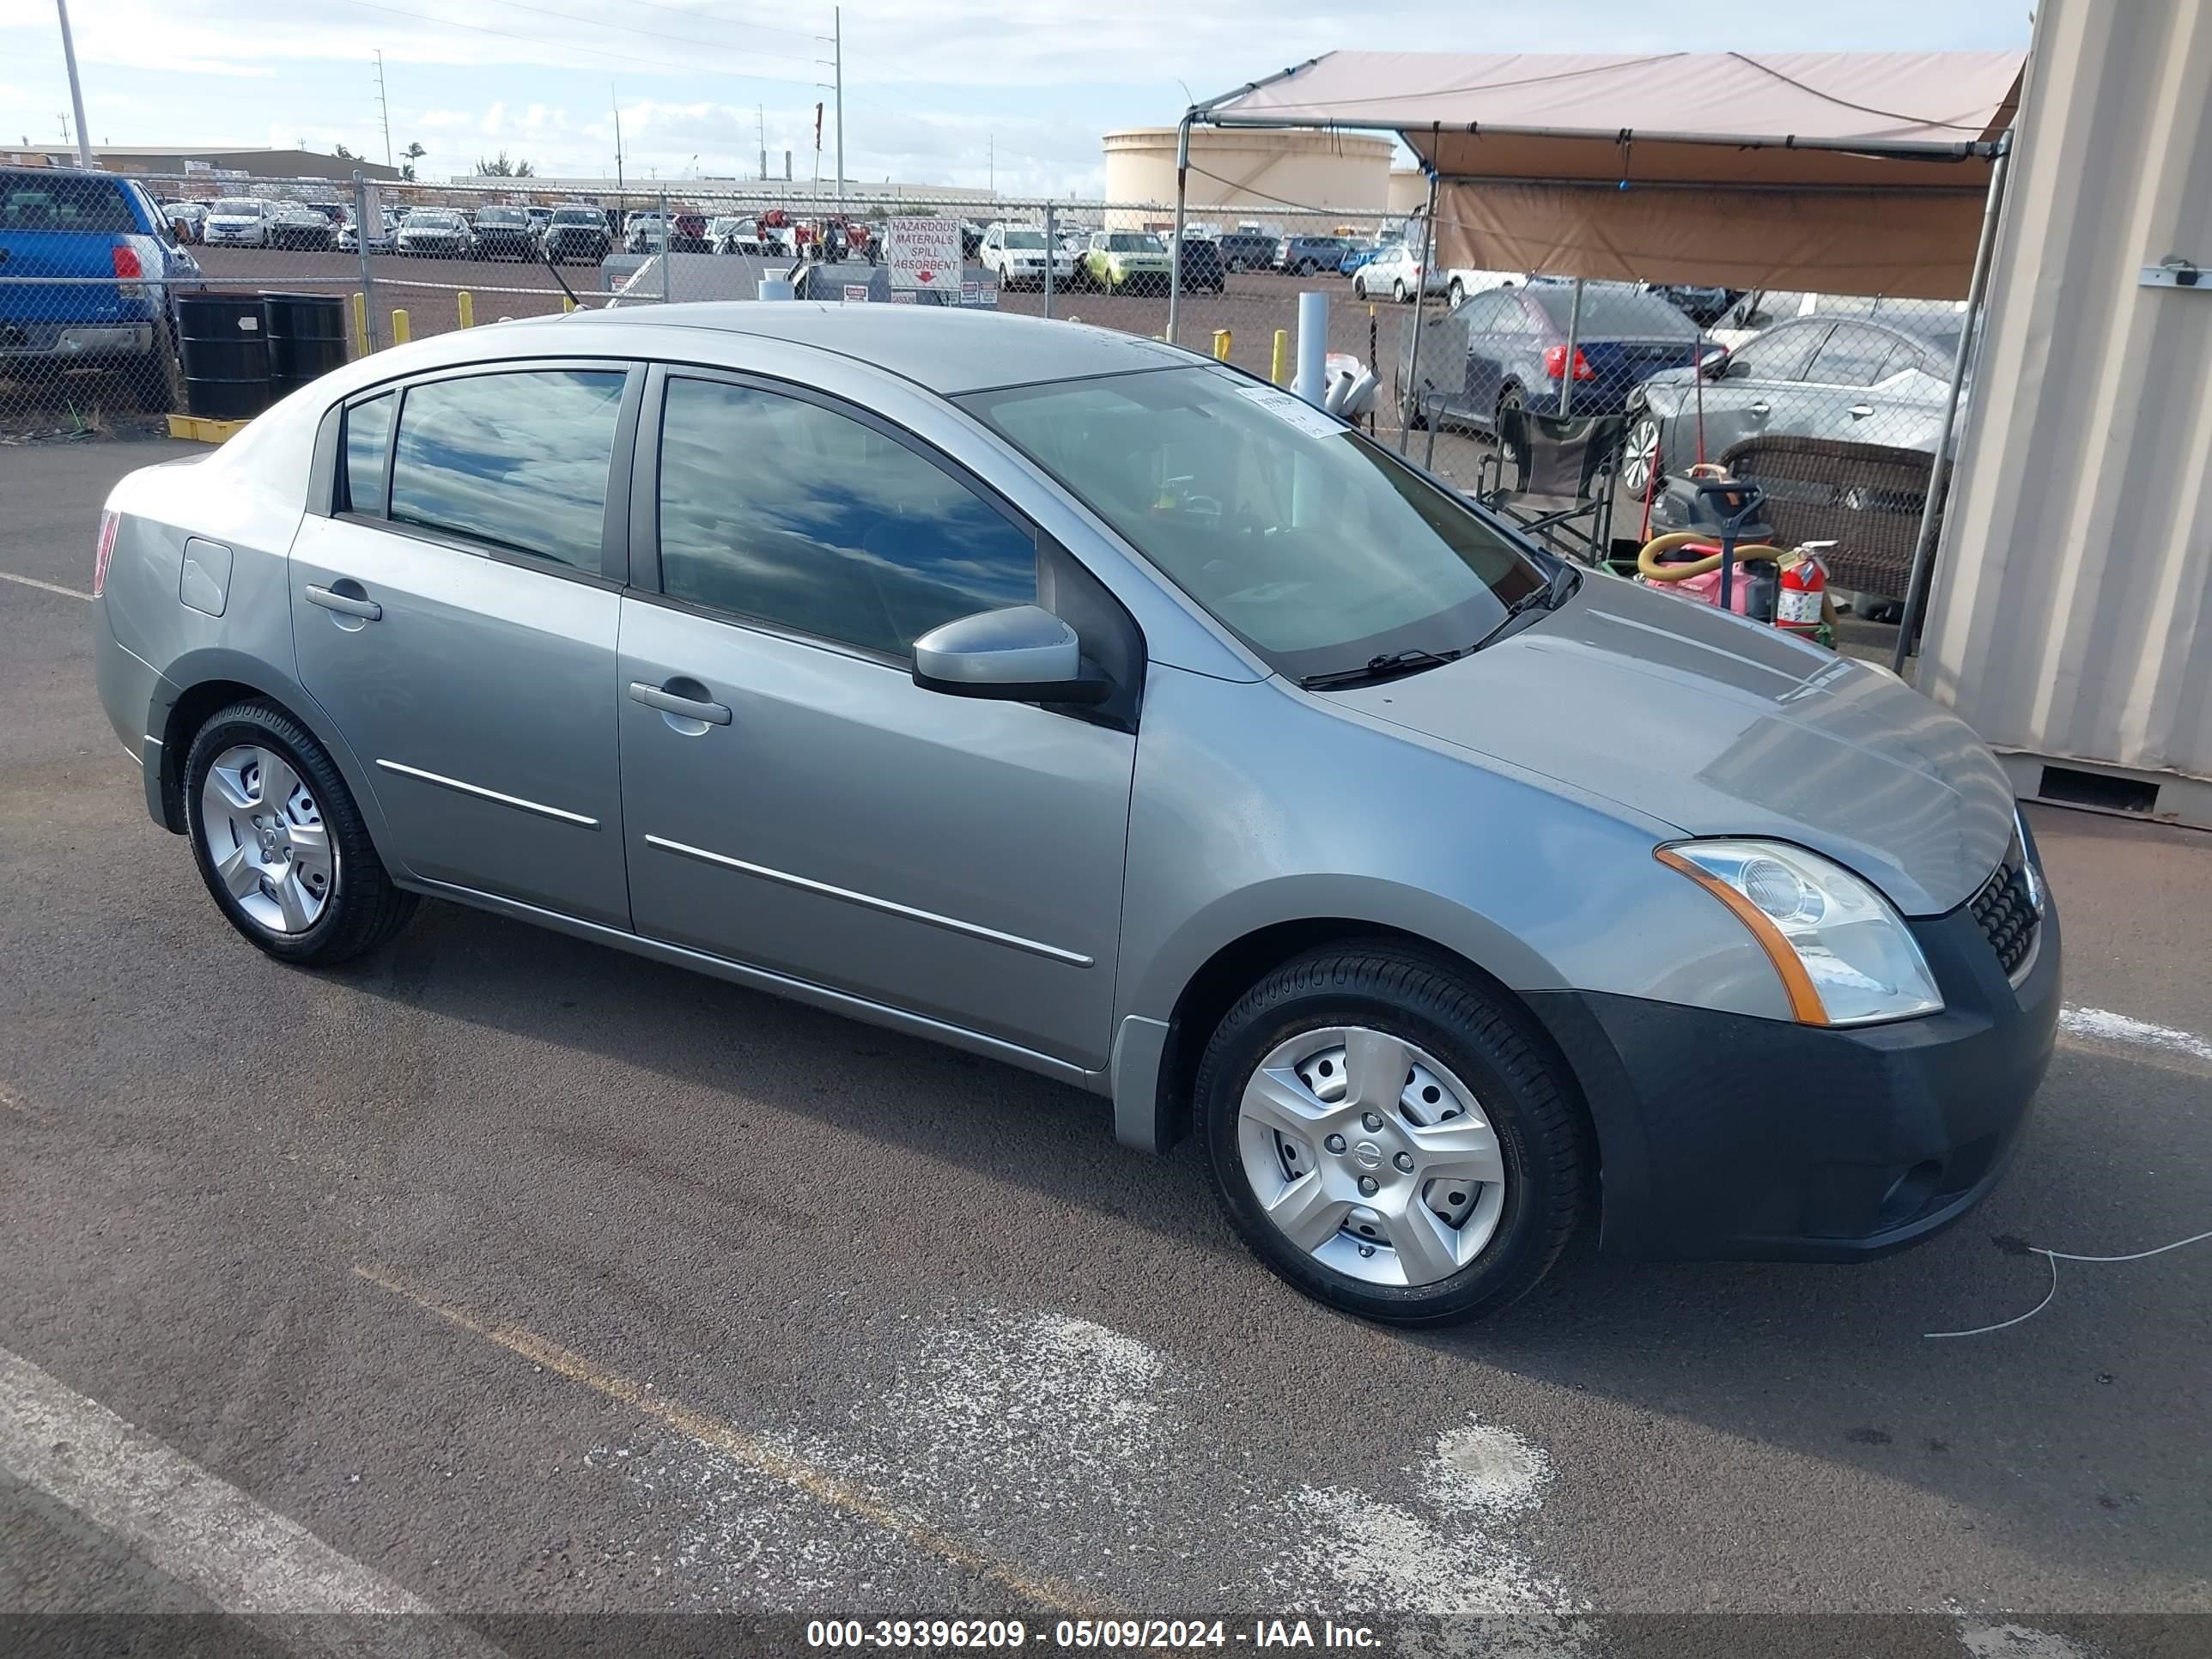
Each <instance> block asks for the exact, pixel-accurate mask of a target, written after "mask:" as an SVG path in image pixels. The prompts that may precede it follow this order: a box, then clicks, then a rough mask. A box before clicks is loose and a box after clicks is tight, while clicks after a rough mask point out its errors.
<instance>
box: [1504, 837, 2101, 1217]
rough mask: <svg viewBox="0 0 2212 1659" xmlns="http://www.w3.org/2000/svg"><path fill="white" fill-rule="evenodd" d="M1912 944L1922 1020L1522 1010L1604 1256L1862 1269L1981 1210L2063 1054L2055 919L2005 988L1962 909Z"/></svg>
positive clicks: (1587, 1006)
mask: <svg viewBox="0 0 2212 1659" xmlns="http://www.w3.org/2000/svg"><path fill="white" fill-rule="evenodd" d="M2029 856H2030V857H2033V856H2034V849H2033V845H2032V844H2031V846H2030V848H2029ZM2037 865H2038V867H2039V868H2040V867H2041V860H2037ZM1910 926H1911V929H1912V932H1913V933H1914V935H1915V937H1917V939H1919V941H1920V947H1921V950H1922V951H1923V952H1924V953H1925V955H1926V957H1927V958H1928V965H1929V969H1931V970H1932V971H1933V972H1934V974H1935V975H1936V983H1937V986H1938V987H1939V988H1940V989H1941V990H1942V994H1943V1000H1944V1009H1943V1012H1942V1013H1940V1014H1932V1015H1929V1016H1928V1017H1927V1018H1922V1019H1911V1020H1899V1021H1897V1022H1894V1023H1893V1024H1885V1025H1863V1026H1856V1027H1845V1028H1842V1029H1827V1028H1820V1027H1813V1026H1802V1025H1793V1024H1787V1023H1785V1022H1783V1021H1780V1020H1771V1019H1757V1018H1749V1017H1747V1016H1743V1015H1736V1014H1721V1013H1713V1012H1706V1011H1704V1010H1699V1009H1692V1008H1685V1007H1680V1006H1675V1005H1673V1004H1668V1003H1658V1002H1649V1001H1644V1000H1640V999H1638V998H1633V997H1621V996H1610V995H1595V994H1585V993H1577V992H1547V993H1537V994H1532V995H1531V996H1530V997H1529V999H1528V1000H1529V1002H1530V1004H1531V1005H1532V1006H1534V1009H1535V1011H1536V1012H1537V1014H1538V1015H1539V1017H1540V1018H1542V1019H1543V1021H1544V1022H1545V1024H1546V1025H1547V1028H1548V1029H1549V1030H1550V1031H1551V1034H1552V1036H1553V1039H1554V1040H1555V1041H1556V1042H1558V1043H1559V1047H1560V1048H1561V1049H1562V1050H1563V1051H1564V1052H1565V1056H1566V1058H1567V1060H1568V1063H1569V1064H1570V1065H1571V1066H1572V1067H1573V1069H1574V1071H1575V1073H1576V1074H1577V1079H1579V1081H1580V1082H1581V1084H1582V1086H1583V1094H1584V1097H1585V1098H1586V1099H1587V1101H1588V1103H1589V1109H1590V1115H1591V1119H1592V1121H1593V1123H1594V1124H1595V1127H1596V1130H1597V1136H1598V1142H1599V1158H1600V1161H1601V1168H1602V1171H1603V1174H1602V1182H1603V1188H1602V1198H1601V1212H1602V1222H1601V1243H1602V1245H1603V1247H1604V1249H1606V1250H1607V1252H1608V1253H1611V1254H1616V1255H1629V1256H1641V1257H1650V1258H1672V1259H1689V1260H1712V1259H1734V1260H1749V1261H1864V1260H1867V1259H1869V1258H1872V1257H1875V1256H1879V1255H1887V1254H1888V1253H1889V1252H1891V1251H1893V1250H1897V1249H1903V1248H1904V1247H1905V1246H1906V1245H1909V1244H1913V1243H1917V1242H1919V1241H1920V1240H1922V1239H1923V1238H1926V1237H1929V1236H1930V1235H1932V1234H1934V1233H1936V1232H1939V1231H1942V1229H1943V1228H1945V1227H1947V1226H1948V1225H1950V1224H1951V1223H1953V1222H1954V1221H1956V1220H1958V1219H1959V1218H1960V1217H1961V1216H1963V1215H1964V1214H1966V1212H1967V1211H1968V1210H1971V1209H1972V1207H1973V1206H1975V1205H1976V1204H1978V1203H1979V1202H1980V1201H1981V1200H1982V1199H1984V1197H1986V1196H1987V1195H1988V1194H1989V1193H1990V1189H1991V1188H1994V1187H1995V1186H1996V1183H1997V1181H1998V1179H1999V1178H2000V1177H2001V1176H2002V1174H2003V1171H2004V1168H2005V1165H2006V1163H2007V1162H2008V1159H2009V1158H2010V1157H2011V1154H2012V1152H2013V1151H2014V1149H2015V1146H2017V1144H2018V1141H2019V1139H2020V1134H2021V1128H2022V1127H2023V1126H2024V1125H2025V1123H2026V1121H2027V1115H2028V1109H2029V1105H2030V1103H2032V1101H2033V1098H2034V1096H2035V1091H2036V1088H2037V1086H2038V1085H2039V1084H2040V1083H2041V1082H2042V1080H2043V1074H2044V1073H2045V1070H2046V1069H2047V1068H2048V1066H2050V1063H2051V1048H2052V1046H2053V1044H2054V1043H2055V1042H2056V1041H2057V1029H2058V1011H2059V990H2060V987H2059V981H2060V956H2061V949H2060V943H2059V926H2058V913H2057V907H2056V905H2055V904H2052V905H2050V906H2049V907H2048V909H2047V914H2046V915H2045V917H2044V920H2043V923H2042V926H2041V927H2040V929H2039V937H2038V939H2037V942H2036V945H2035V951H2034V954H2033V957H2031V958H2030V959H2029V961H2028V963H2027V964H2026V967H2027V971H2026V973H2025V975H2023V977H2022V978H2021V983H2020V985H2019V986H2018V987H2017V988H2015V987H2014V986H2013V985H2011V984H2010V983H2008V981H2007V980H2006V977H2005V975H2004V973H2003V971H2002V969H2001V968H2000V966H1999V965H1998V963H1997V959H1996V951H1994V950H1993V949H1992V948H1991V946H1990V942H1989V940H1988V939H1986V938H1985V937H1984V935H1983V933H1982V931H1981V928H1980V927H1979V926H1978V924H1977V923H1976V921H1974V919H1973V917H1972V915H1971V914H1970V913H1969V911H1968V908H1967V907H1966V906H1964V905H1961V906H1960V908H1958V909H1956V910H1954V911H1952V912H1951V913H1949V914H1948V915H1943V916H1939V917H1935V918H1927V919H1923V918H1916V919H1914V920H1912V921H1911V923H1910Z"/></svg>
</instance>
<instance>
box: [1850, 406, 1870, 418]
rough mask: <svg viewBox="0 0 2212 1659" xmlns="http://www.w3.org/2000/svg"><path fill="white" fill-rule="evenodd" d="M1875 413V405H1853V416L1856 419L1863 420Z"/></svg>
mask: <svg viewBox="0 0 2212 1659" xmlns="http://www.w3.org/2000/svg"><path fill="white" fill-rule="evenodd" d="M1873 413H1874V405H1873V404H1852V405H1851V418H1852V419H1853V420H1855V421H1863V420H1864V419H1866V417H1867V416H1869V415H1871V414H1873Z"/></svg>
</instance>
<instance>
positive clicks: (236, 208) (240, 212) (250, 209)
mask: <svg viewBox="0 0 2212 1659" xmlns="http://www.w3.org/2000/svg"><path fill="white" fill-rule="evenodd" d="M208 211H209V212H210V213H212V214H214V215H215V216H216V217H217V218H220V219H251V218H253V217H255V216H257V215H258V214H259V213H260V211H261V204H260V203H258V202H256V201H252V200H249V199H246V198H245V197H235V196H233V197H224V198H223V199H222V201H220V202H217V203H216V204H215V205H214V206H213V207H211V208H210V209H209V210H208Z"/></svg>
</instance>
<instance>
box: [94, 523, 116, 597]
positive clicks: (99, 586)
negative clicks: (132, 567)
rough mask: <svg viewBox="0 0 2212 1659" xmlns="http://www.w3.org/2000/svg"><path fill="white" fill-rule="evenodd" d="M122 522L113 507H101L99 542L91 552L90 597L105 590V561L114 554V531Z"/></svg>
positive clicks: (98, 595) (98, 594) (97, 595)
mask: <svg viewBox="0 0 2212 1659" xmlns="http://www.w3.org/2000/svg"><path fill="white" fill-rule="evenodd" d="M122 523H123V515H122V514H121V513H118V512H117V511H116V510H115V509H114V508H113V507H102V508H101V509H100V544H99V545H98V546H97V547H95V548H94V549H93V552H92V597H93V598H94V599H98V598H99V597H100V595H101V594H102V593H104V592H106V591H107V562H108V560H110V559H112V558H113V557H114V556H115V532H116V531H117V529H118V527H120V526H121V525H122Z"/></svg>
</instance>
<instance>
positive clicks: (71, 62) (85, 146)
mask: <svg viewBox="0 0 2212 1659" xmlns="http://www.w3.org/2000/svg"><path fill="white" fill-rule="evenodd" d="M54 10H55V11H56V12H58V14H59V15H60V16H61V20H62V62H63V63H64V64H67V65H68V66H69V82H70V108H71V109H72V110H75V111H76V164H77V165H78V166H79V167H82V168H83V169H84V170H85V171H86V172H87V173H89V172H91V171H92V137H91V135H90V134H89V133H88V132H87V131H85V130H84V89H83V88H82V87H80V86H78V85H77V82H76V41H75V40H71V39H70V26H69V0H54Z"/></svg>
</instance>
